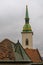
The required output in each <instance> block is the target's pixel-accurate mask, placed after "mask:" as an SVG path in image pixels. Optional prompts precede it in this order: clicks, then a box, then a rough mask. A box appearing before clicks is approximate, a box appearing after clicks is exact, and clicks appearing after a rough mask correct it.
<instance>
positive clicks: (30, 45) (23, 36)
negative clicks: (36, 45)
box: [22, 33, 33, 49]
mask: <svg viewBox="0 0 43 65" xmlns="http://www.w3.org/2000/svg"><path fill="white" fill-rule="evenodd" d="M26 39H28V45H26ZM32 42H33V38H32V33H22V46H23V48H24V49H25V48H29V49H30V48H31V49H32V48H33V43H32Z"/></svg>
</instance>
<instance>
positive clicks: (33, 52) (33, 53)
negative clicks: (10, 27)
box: [25, 48, 42, 63]
mask: <svg viewBox="0 0 43 65" xmlns="http://www.w3.org/2000/svg"><path fill="white" fill-rule="evenodd" d="M25 51H26V53H27V54H28V56H29V57H30V58H31V60H32V61H33V62H35V63H38V62H41V61H42V58H41V56H40V53H39V51H38V49H28V48H26V49H25Z"/></svg>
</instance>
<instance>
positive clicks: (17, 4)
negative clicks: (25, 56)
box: [0, 0, 43, 56]
mask: <svg viewBox="0 0 43 65" xmlns="http://www.w3.org/2000/svg"><path fill="white" fill-rule="evenodd" d="M26 5H28V11H29V17H30V24H31V27H32V30H33V32H34V35H33V46H34V48H38V49H39V51H40V53H41V55H42V56H43V0H0V41H2V40H3V39H5V38H8V39H10V40H12V41H14V42H17V40H18V39H19V40H20V42H21V40H22V38H21V36H22V35H21V31H22V27H23V25H24V23H25V20H24V18H25V7H26ZM21 43H22V42H21Z"/></svg>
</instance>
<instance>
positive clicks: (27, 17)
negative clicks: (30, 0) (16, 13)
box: [25, 5, 29, 18]
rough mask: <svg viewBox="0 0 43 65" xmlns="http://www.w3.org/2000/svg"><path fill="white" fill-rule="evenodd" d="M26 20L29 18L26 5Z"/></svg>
mask: <svg viewBox="0 0 43 65" xmlns="http://www.w3.org/2000/svg"><path fill="white" fill-rule="evenodd" d="M25 18H29V16H28V6H27V5H26V17H25Z"/></svg>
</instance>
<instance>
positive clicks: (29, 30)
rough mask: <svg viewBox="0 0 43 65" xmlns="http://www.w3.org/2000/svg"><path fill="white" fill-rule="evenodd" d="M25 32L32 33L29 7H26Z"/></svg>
mask: <svg viewBox="0 0 43 65" xmlns="http://www.w3.org/2000/svg"><path fill="white" fill-rule="evenodd" d="M23 32H32V29H31V25H30V24H29V16H28V6H27V5H26V16H25V25H24V26H23Z"/></svg>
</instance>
